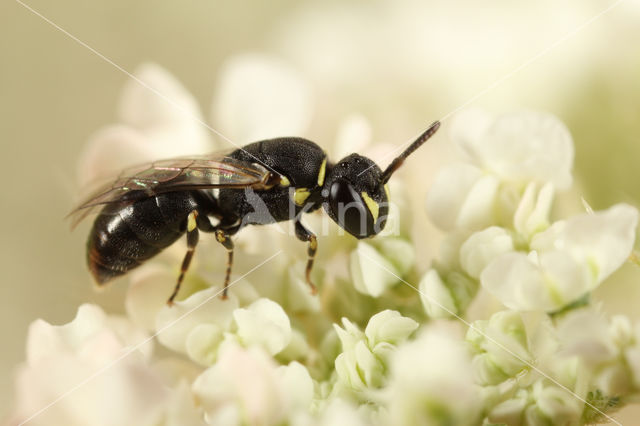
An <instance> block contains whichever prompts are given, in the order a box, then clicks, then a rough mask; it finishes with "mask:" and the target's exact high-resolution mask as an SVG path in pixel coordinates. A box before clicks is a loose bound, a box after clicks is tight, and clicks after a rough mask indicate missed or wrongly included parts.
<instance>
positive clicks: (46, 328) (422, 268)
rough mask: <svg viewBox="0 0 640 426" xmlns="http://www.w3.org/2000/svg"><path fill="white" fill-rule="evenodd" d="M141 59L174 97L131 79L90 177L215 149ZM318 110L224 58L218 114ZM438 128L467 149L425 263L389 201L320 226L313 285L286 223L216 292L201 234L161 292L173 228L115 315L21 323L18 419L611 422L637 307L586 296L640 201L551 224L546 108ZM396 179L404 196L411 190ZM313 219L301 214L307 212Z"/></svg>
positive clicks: (630, 352)
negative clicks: (316, 289)
mask: <svg viewBox="0 0 640 426" xmlns="http://www.w3.org/2000/svg"><path fill="white" fill-rule="evenodd" d="M137 76H138V78H140V79H141V80H142V81H143V82H145V83H146V84H147V85H149V86H151V87H153V88H154V89H155V90H157V91H158V92H160V93H162V95H163V98H167V99H171V103H166V102H165V101H164V100H163V99H161V98H158V97H157V96H156V94H154V93H151V92H146V91H145V90H143V89H142V88H141V87H139V86H136V85H135V84H131V85H129V86H127V88H125V91H124V94H123V97H122V103H121V106H120V119H121V123H119V124H116V125H112V126H109V127H107V128H106V129H104V130H102V131H100V132H98V133H97V135H96V136H95V137H94V138H93V139H92V140H91V142H90V144H89V146H88V148H87V151H86V153H85V155H84V157H83V160H82V162H81V168H80V171H79V175H80V178H81V180H86V179H92V178H95V177H97V176H101V175H104V174H105V173H108V172H109V171H112V170H117V169H119V168H121V167H123V166H126V165H127V164H126V163H127V162H139V161H148V160H151V159H154V158H158V157H164V156H171V155H175V154H178V152H174V150H176V148H175V147H176V145H174V143H173V141H175V140H180V141H188V145H183V146H182V147H179V149H178V150H179V151H180V154H187V153H191V154H198V153H204V152H207V151H211V150H213V149H215V148H217V147H218V146H220V145H221V144H220V143H214V142H213V141H212V140H211V139H210V138H209V136H208V134H207V133H205V132H203V129H202V126H201V124H200V123H198V121H202V119H201V117H202V114H201V113H200V111H199V109H198V107H197V104H196V103H195V101H194V100H193V99H192V98H191V96H190V95H189V94H188V93H187V92H186V91H185V90H184V89H183V88H182V87H181V86H180V84H179V83H178V82H177V81H175V80H174V79H173V77H171V76H170V75H169V74H168V73H167V72H166V71H164V70H162V69H160V68H158V67H157V66H154V65H146V66H144V67H142V68H141V69H140V71H139V72H138V73H137ZM312 106H313V94H312V90H311V89H310V88H309V87H308V86H307V85H306V83H305V81H304V79H303V78H302V77H301V76H299V75H298V74H297V73H296V72H295V71H293V70H291V69H290V68H288V67H287V66H286V65H284V64H283V63H280V62H278V61H275V60H274V59H272V58H265V57H261V56H256V55H245V56H242V57H239V58H235V59H233V60H232V61H230V62H229V63H228V64H227V65H226V66H225V67H224V68H223V71H222V73H221V76H220V85H219V87H218V93H217V97H216V101H215V102H214V107H213V121H214V122H215V123H216V124H217V125H218V126H219V128H218V129H219V130H220V132H221V134H224V135H226V136H227V137H230V138H231V139H232V140H234V141H245V140H248V139H258V138H263V137H269V136H277V135H282V134H296V133H303V132H304V130H305V129H306V128H307V126H308V125H309V123H310V121H311V117H312V109H313V108H312ZM194 117H195V119H196V121H195V122H194V120H193V118H194ZM282 117H286V120H283V119H282ZM447 127H448V130H449V131H450V135H451V138H452V139H453V141H454V142H455V143H456V144H457V146H459V147H460V148H461V150H462V152H463V153H464V156H465V159H466V162H464V163H460V164H454V165H448V166H445V167H443V168H442V169H441V170H440V173H439V175H438V176H437V178H436V179H435V182H434V183H433V185H432V187H431V188H430V190H429V193H428V195H427V200H426V212H427V214H428V216H429V218H430V220H431V221H432V222H433V223H434V224H435V225H436V226H437V227H438V228H440V229H441V230H442V231H444V233H445V235H444V238H443V240H442V242H441V245H440V251H439V256H438V258H437V259H436V260H434V261H433V262H431V263H429V261H430V259H420V258H419V257H418V256H417V255H416V250H415V248H414V246H415V244H414V241H416V240H417V239H418V238H421V237H424V236H421V235H415V233H414V231H412V230H413V228H414V227H412V226H411V221H418V220H420V219H419V218H420V216H419V215H415V217H413V218H409V217H408V215H406V214H405V213H404V211H402V212H400V211H398V210H395V211H394V210H393V209H392V211H391V212H390V215H391V217H390V219H389V226H391V227H393V229H394V232H393V233H392V234H391V235H386V236H379V237H378V238H376V239H375V240H367V241H360V242H355V241H353V240H351V239H348V238H345V237H343V236H340V235H338V232H328V236H325V237H323V238H321V239H320V243H321V247H322V249H321V252H320V259H319V260H318V262H317V264H318V265H319V266H318V268H317V269H316V271H315V272H314V280H315V281H316V282H318V283H319V284H320V295H319V296H312V295H311V294H310V292H309V289H308V287H307V286H306V283H305V279H304V261H305V258H304V256H300V253H299V252H301V250H299V247H300V245H299V244H300V243H299V242H298V241H295V240H292V239H291V238H289V237H288V236H287V235H285V234H286V233H285V232H282V229H279V228H278V227H269V228H272V229H266V230H265V229H256V228H247V229H245V230H243V232H242V233H241V235H239V236H238V240H237V249H238V252H239V253H241V254H242V255H241V256H238V257H237V262H236V264H235V265H234V268H235V269H234V271H235V274H237V275H234V277H233V279H232V285H231V286H230V288H229V297H228V299H226V300H223V299H221V298H220V297H219V296H218V294H219V293H220V290H221V288H220V286H219V285H216V284H218V283H221V282H222V279H223V276H224V265H223V264H222V262H213V261H211V259H214V258H219V257H221V251H220V250H221V249H220V248H219V247H216V246H214V245H213V244H215V243H210V242H207V241H206V240H207V239H205V238H203V239H202V240H203V241H202V242H201V243H200V245H199V246H198V251H197V255H196V256H195V258H194V260H193V262H192V265H191V269H190V271H189V274H188V275H187V278H186V280H185V282H184V285H183V287H182V289H181V291H180V294H179V297H178V299H177V300H176V302H175V304H174V305H173V306H171V307H169V306H166V304H165V301H166V298H167V296H168V295H169V294H170V293H171V289H172V287H173V285H174V284H175V279H176V275H177V274H176V267H177V265H179V263H180V260H181V258H182V256H183V255H184V242H181V243H177V244H176V245H174V246H172V247H170V248H169V249H167V250H165V251H164V252H163V253H162V254H161V255H159V256H158V258H157V259H155V260H153V261H149V262H148V263H146V264H145V265H143V266H142V267H141V268H139V269H137V270H135V271H134V272H132V273H131V274H130V275H129V281H130V283H129V290H128V293H127V297H126V300H125V307H126V315H125V316H113V315H108V314H106V313H105V312H104V311H103V310H102V309H101V308H99V307H97V306H94V305H82V306H81V307H80V308H79V310H78V314H77V316H76V318H75V319H74V320H73V321H72V322H70V323H69V324H66V325H63V326H53V325H50V324H48V323H46V322H44V321H42V320H37V321H36V322H34V323H33V324H32V326H31V328H30V330H29V336H28V340H27V359H26V362H25V363H24V364H23V365H22V366H21V367H20V370H19V371H18V374H17V381H16V401H17V402H16V405H15V407H14V410H13V414H12V417H11V419H10V424H21V423H22V422H25V421H28V424H33V425H38V424H43V425H45V424H46V425H50V424H68V425H75V424H77V425H86V424H91V425H127V424H131V425H133V424H135V425H166V426H170V425H207V424H215V425H240V424H251V425H254V424H255V425H280V424H292V425H340V424H344V425H365V424H380V425H386V424H394V425H413V424H434V425H436V424H488V423H492V424H493V423H500V424H510V425H511V424H514V425H520V424H521V425H542V424H544V425H547V424H572V425H573V424H585V423H594V422H600V421H607V420H610V418H609V416H610V415H611V413H613V411H614V410H616V409H618V408H619V407H621V406H622V405H624V404H626V403H628V402H631V401H632V400H633V398H635V397H637V396H638V394H639V392H640V325H633V324H632V323H631V321H630V320H629V319H628V318H625V317H623V316H613V317H609V316H607V315H606V314H605V313H603V312H602V311H601V309H600V308H599V307H598V305H597V303H595V302H593V301H592V299H593V298H592V297H591V293H592V292H593V290H594V289H596V288H597V287H598V286H600V285H601V284H602V283H603V282H604V281H605V280H606V279H608V278H609V277H611V276H612V274H613V273H614V272H615V271H616V270H617V269H619V268H620V267H621V266H622V264H623V263H624V262H625V261H626V260H627V258H628V257H629V256H630V255H631V253H632V250H633V246H634V242H635V230H636V226H637V221H638V211H637V210H636V209H635V208H634V207H632V206H629V205H626V204H619V205H615V206H613V207H611V208H609V209H607V210H605V211H600V212H592V211H588V212H586V213H581V214H576V215H573V216H570V217H568V218H566V219H563V220H555V218H554V217H553V216H552V212H553V205H554V198H555V196H556V194H557V193H558V192H559V191H565V190H568V189H570V188H571V184H572V175H571V167H572V163H573V142H572V139H571V136H570V134H569V131H568V130H567V128H566V127H565V126H564V125H563V124H562V123H561V122H560V121H559V120H558V119H557V118H555V117H554V116H551V115H549V114H543V113H537V112H519V113H513V114H509V115H505V116H501V117H497V118H493V117H490V116H488V115H486V114H484V113H480V112H477V111H470V112H467V113H464V114H461V115H459V116H458V117H457V118H456V120H455V121H454V122H453V123H451V124H450V125H447ZM337 133H338V137H337V142H336V146H335V147H334V148H333V151H334V153H336V154H337V155H338V156H339V154H338V153H344V152H348V151H352V150H354V151H360V152H363V151H364V152H366V151H367V150H368V149H369V150H370V149H372V148H369V147H368V142H369V140H370V138H371V134H372V132H371V129H370V127H369V126H368V123H367V122H366V120H365V119H364V118H363V117H361V116H359V115H354V116H353V117H350V118H349V119H348V120H347V121H346V122H345V123H344V124H343V126H342V127H341V128H340V129H339V130H338V132H337ZM347 140H348V142H345V141H347ZM176 151H177V150H176ZM405 178H407V179H411V177H410V176H407V175H405ZM391 184H392V187H391V193H392V197H394V203H396V204H397V205H403V204H407V203H410V200H408V198H409V197H408V196H407V195H406V193H403V191H402V187H401V186H399V185H398V184H397V183H394V182H391ZM407 210H408V209H407ZM399 219H402V221H400V220H399ZM319 220H320V219H319V218H318V216H315V215H309V218H308V222H309V223H310V227H311V228H314V225H319V224H320V222H319ZM279 231H280V232H279ZM334 231H335V229H334ZM265 232H267V233H268V237H265V235H266V234H264V233H265ZM274 253H275V255H274ZM269 256H272V257H273V259H272V260H271V261H269V262H267V263H265V264H264V265H261V264H260V262H263V261H264V259H265V258H267V257H269ZM256 265H258V267H256ZM254 270H255V271H254ZM414 283H416V284H417V285H415V286H414V285H413V284H414ZM212 284H214V285H212Z"/></svg>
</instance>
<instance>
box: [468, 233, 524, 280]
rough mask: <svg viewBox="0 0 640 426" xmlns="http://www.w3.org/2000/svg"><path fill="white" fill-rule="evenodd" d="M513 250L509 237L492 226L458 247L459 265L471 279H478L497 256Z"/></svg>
mask: <svg viewBox="0 0 640 426" xmlns="http://www.w3.org/2000/svg"><path fill="white" fill-rule="evenodd" d="M513 250H514V247H513V240H512V238H511V235H509V233H508V232H507V231H506V230H505V229H504V228H499V227H497V226H492V227H490V228H487V229H485V230H483V231H480V232H476V233H475V234H473V235H472V236H471V237H469V238H468V239H467V240H466V241H465V242H464V244H463V245H462V247H460V265H461V266H462V268H463V269H464V270H465V272H467V273H468V274H469V275H470V276H471V277H473V278H475V279H479V278H480V274H481V273H482V271H483V270H484V268H485V267H486V266H487V265H488V264H489V263H490V262H491V261H492V260H493V259H494V258H496V257H497V256H498V255H500V254H503V253H508V252H511V251H513Z"/></svg>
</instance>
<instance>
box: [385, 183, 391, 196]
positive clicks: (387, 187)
mask: <svg viewBox="0 0 640 426" xmlns="http://www.w3.org/2000/svg"><path fill="white" fill-rule="evenodd" d="M384 192H385V194H387V200H390V199H391V195H390V194H389V185H387V184H386V183H385V184H384Z"/></svg>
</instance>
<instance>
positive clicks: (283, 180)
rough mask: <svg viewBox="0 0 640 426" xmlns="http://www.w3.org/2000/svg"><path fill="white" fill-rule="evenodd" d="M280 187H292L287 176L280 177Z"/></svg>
mask: <svg viewBox="0 0 640 426" xmlns="http://www.w3.org/2000/svg"><path fill="white" fill-rule="evenodd" d="M279 185H280V186H289V185H291V182H289V179H287V177H286V176H280V183H279Z"/></svg>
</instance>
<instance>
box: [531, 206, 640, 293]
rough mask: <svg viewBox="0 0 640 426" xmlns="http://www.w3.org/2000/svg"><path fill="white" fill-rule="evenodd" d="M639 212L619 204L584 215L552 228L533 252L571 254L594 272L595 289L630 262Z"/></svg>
mask: <svg viewBox="0 0 640 426" xmlns="http://www.w3.org/2000/svg"><path fill="white" fill-rule="evenodd" d="M637 224H638V210H637V209H636V208H635V207H632V206H629V205H627V204H617V205H615V206H613V207H611V208H609V209H608V210H604V211H602V212H596V213H594V214H588V213H585V214H581V215H579V216H575V217H572V218H571V219H569V220H567V221H566V222H565V223H563V224H562V225H561V226H555V225H554V226H552V227H551V228H550V229H549V230H548V231H545V232H543V233H541V234H539V235H537V236H536V237H535V238H534V239H533V241H532V243H531V247H532V248H533V249H539V250H549V249H550V246H551V245H553V247H555V248H557V249H561V250H566V251H567V252H568V253H571V255H572V256H573V257H574V258H575V259H577V260H578V261H581V262H583V263H584V264H585V265H587V266H588V267H589V268H590V271H591V274H592V276H593V278H594V285H597V284H599V283H600V282H602V280H604V279H605V278H606V277H608V276H609V275H610V274H611V273H612V272H613V271H615V270H616V269H618V268H619V267H620V266H621V265H622V264H623V263H624V261H625V260H626V259H627V257H628V256H629V254H630V253H631V250H632V248H633V244H634V241H635V235H636V226H637Z"/></svg>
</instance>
